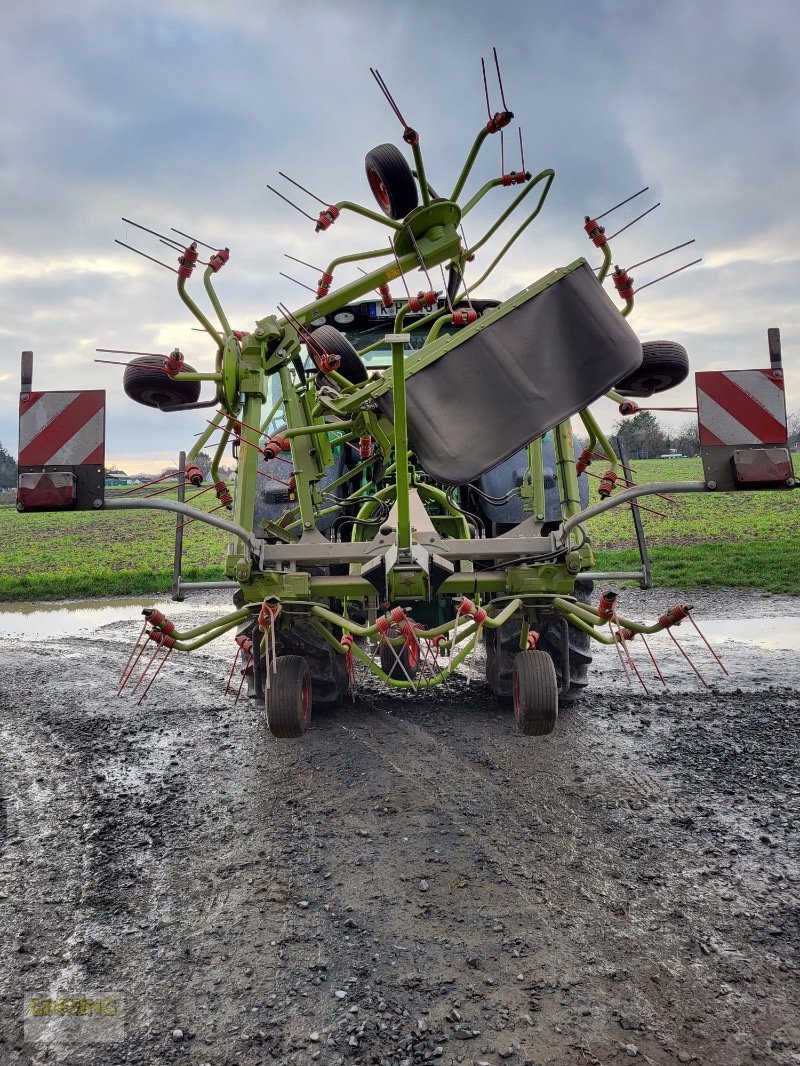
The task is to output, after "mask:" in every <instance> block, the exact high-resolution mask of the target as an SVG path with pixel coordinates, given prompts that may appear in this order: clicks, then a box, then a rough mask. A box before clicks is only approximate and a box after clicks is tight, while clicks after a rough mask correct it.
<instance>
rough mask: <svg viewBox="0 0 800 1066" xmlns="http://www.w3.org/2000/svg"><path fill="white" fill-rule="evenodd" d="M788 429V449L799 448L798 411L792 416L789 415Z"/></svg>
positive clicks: (799, 427)
mask: <svg viewBox="0 0 800 1066" xmlns="http://www.w3.org/2000/svg"><path fill="white" fill-rule="evenodd" d="M788 427H789V447H790V448H795V449H797V448H800V411H795V412H794V414H791V415H789V418H788Z"/></svg>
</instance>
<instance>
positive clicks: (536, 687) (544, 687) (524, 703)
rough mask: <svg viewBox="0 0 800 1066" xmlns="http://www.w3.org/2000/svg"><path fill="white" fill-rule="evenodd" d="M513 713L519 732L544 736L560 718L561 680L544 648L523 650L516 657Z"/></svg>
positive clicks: (529, 735)
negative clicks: (559, 696)
mask: <svg viewBox="0 0 800 1066" xmlns="http://www.w3.org/2000/svg"><path fill="white" fill-rule="evenodd" d="M514 717H515V718H516V720H517V726H518V728H519V731H520V733H524V734H525V736H526V737H543V736H547V734H548V733H552V732H553V730H554V729H555V727H556V722H557V721H558V681H557V680H556V672H555V669H554V667H553V660H552V659H551V658H550V656H549V655H548V654H547V652H544V651H521V652H520V653H519V654H518V655H517V657H516V659H515V660H514Z"/></svg>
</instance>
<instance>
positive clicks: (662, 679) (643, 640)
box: [639, 633, 667, 686]
mask: <svg viewBox="0 0 800 1066" xmlns="http://www.w3.org/2000/svg"><path fill="white" fill-rule="evenodd" d="M639 636H640V637H641V638H642V644H644V646H645V647H646V648H647V653H648V655H649V656H650V658H651V659H652V660H653V666H654V667H655V668H656V673H657V674H658V679H659V681H660V682H661V684H662V685H664V686H666V684H667V683H666V681H665V680H664V675H663V674H662V673H661V668H660V667H659V665H658V663H657V662H656V657H655V655H653V651H652V648H651V647H650V645H649V643H648V641H647V638H646V637H645V635H644V633H640V634H639Z"/></svg>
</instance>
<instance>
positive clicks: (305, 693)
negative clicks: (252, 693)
mask: <svg viewBox="0 0 800 1066" xmlns="http://www.w3.org/2000/svg"><path fill="white" fill-rule="evenodd" d="M264 714H265V718H266V721H267V726H268V728H269V731H270V733H272V735H273V736H274V737H281V738H282V739H286V738H293V737H301V736H302V735H303V734H304V733H305V732H306V730H307V729H308V725H309V722H310V721H311V675H310V674H309V672H308V664H307V663H306V661H305V659H303V658H301V656H299V655H280V656H278V658H277V659H276V660H275V673H274V674H273V675H272V677H271V678H270V683H269V688H268V689H267V690H266V695H265V705H264Z"/></svg>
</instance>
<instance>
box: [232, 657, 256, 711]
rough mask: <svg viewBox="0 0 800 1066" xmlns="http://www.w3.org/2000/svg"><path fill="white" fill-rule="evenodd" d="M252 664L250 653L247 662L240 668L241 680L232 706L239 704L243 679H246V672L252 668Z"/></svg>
mask: <svg viewBox="0 0 800 1066" xmlns="http://www.w3.org/2000/svg"><path fill="white" fill-rule="evenodd" d="M252 663H253V653H252V652H250V654H249V655H248V657H247V662H246V663H245V664H244V667H243V668H242V680H241V681H240V682H239V687H238V689H237V690H236V699H235V700H234V701H233V703H234V706H235V705H236V704H237V703H238V702H239V697H240V696H241V694H242V686H243V685H244V679H245V678H246V677H247V671H248V670H249V669H250V667H251V666H252Z"/></svg>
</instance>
